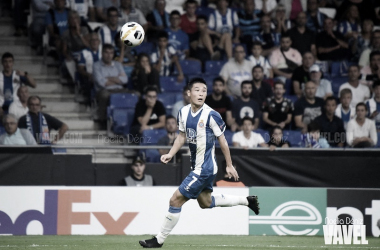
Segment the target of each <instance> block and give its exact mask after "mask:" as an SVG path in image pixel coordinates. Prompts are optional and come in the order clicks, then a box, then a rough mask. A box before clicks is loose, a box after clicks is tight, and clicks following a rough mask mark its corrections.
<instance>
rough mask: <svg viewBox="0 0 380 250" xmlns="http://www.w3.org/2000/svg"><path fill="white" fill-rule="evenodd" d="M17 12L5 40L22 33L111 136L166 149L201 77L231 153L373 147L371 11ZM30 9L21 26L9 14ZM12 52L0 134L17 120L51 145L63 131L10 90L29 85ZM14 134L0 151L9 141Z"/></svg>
mask: <svg viewBox="0 0 380 250" xmlns="http://www.w3.org/2000/svg"><path fill="white" fill-rule="evenodd" d="M26 2H28V1H26V0H20V1H16V6H15V7H14V8H15V15H14V16H13V18H14V24H15V29H16V32H15V36H22V35H25V33H27V34H28V35H29V37H30V44H31V46H32V48H33V49H35V50H36V53H37V54H42V53H46V54H47V55H48V56H50V57H51V58H54V60H56V62H57V63H58V64H59V65H60V72H61V76H62V77H64V78H66V79H67V81H68V82H71V83H72V84H74V85H76V86H77V88H78V89H79V90H80V94H81V98H79V101H80V102H83V103H85V104H87V105H91V106H92V107H93V108H94V109H96V110H97V116H96V117H95V119H96V120H97V122H99V124H100V127H101V128H104V129H108V130H111V131H113V132H114V133H115V134H122V135H124V136H127V137H141V136H147V135H153V136H155V137H157V139H156V140H155V142H156V143H158V141H160V145H171V144H172V143H173V141H174V138H175V136H176V131H174V130H173V126H172V123H171V122H170V120H173V116H174V118H175V117H176V116H177V113H178V110H179V109H180V108H181V107H182V106H183V105H187V104H188V103H189V100H188V97H187V94H186V93H187V88H186V84H185V83H186V81H187V80H188V79H190V78H191V77H195V76H198V77H199V76H200V77H203V78H204V79H205V80H206V81H207V85H208V96H207V98H206V104H207V105H209V106H210V107H212V108H213V109H215V110H216V111H218V112H219V113H220V114H221V116H222V118H223V120H224V121H225V122H226V124H227V131H226V133H225V134H226V137H227V140H228V142H229V143H230V145H231V146H232V145H233V146H236V147H242V148H254V147H269V148H270V149H271V150H273V149H275V148H276V147H300V146H302V147H312V148H330V147H358V148H368V147H375V146H376V145H377V146H379V144H378V135H379V132H380V30H377V29H376V27H377V25H379V24H380V2H379V1H372V0H230V1H228V0H202V1H196V0H187V1H186V2H185V1H183V0H181V1H175V2H173V1H172V2H171V4H172V5H173V6H166V1H165V0H155V1H152V0H150V1H135V0H113V1H107V0H30V5H28V4H26ZM29 7H30V9H31V12H32V13H31V15H32V23H31V24H30V26H29V27H28V26H27V23H26V19H25V16H24V15H21V14H20V13H18V12H20V9H23V8H24V9H25V8H26V9H28V8H29ZM17 8H19V9H17ZM168 10H171V11H170V12H168ZM131 21H134V22H137V23H139V24H141V25H142V27H143V28H144V30H145V39H144V42H143V43H142V44H141V45H140V46H137V47H134V48H131V47H127V46H125V45H124V44H123V43H121V41H120V39H119V31H120V29H121V26H122V25H123V24H124V23H126V22H131ZM27 30H29V32H26V31H27ZM44 36H45V37H48V39H47V40H46V39H43V37H44ZM44 40H46V41H45V42H44ZM11 52H12V51H10V53H5V54H3V56H2V64H3V71H2V74H3V76H0V88H1V91H0V104H1V105H2V109H0V112H1V114H2V115H3V114H4V115H5V114H7V113H8V112H9V113H10V114H14V116H4V115H3V117H4V121H3V125H4V127H7V126H8V125H9V123H14V122H15V120H17V119H18V118H19V119H20V121H19V122H18V123H19V128H20V129H21V128H29V130H30V131H33V128H34V131H37V130H38V131H43V130H44V129H50V128H56V129H61V130H62V131H60V135H61V133H62V132H63V133H64V132H65V131H66V130H67V129H68V128H67V126H66V125H65V124H64V123H62V122H60V121H59V120H57V119H55V118H53V117H51V116H48V115H46V114H43V115H39V114H42V113H41V112H34V113H35V114H36V115H32V116H31V115H30V114H29V113H33V112H29V113H28V107H29V106H30V105H32V104H33V101H36V102H37V104H41V100H40V99H39V98H36V97H32V99H29V101H28V100H27V98H25V95H24V96H23V90H24V91H27V88H26V90H25V88H21V87H20V86H24V85H26V86H28V87H35V86H36V83H35V81H34V80H33V78H32V77H31V76H29V75H28V73H27V72H22V71H19V70H14V69H13V68H11V66H12V65H11V66H9V60H12V62H11V63H13V60H14V57H13V55H12V54H11ZM16 59H17V58H16ZM12 74H13V75H14V76H16V77H13V78H12V77H11V75H12ZM12 103H13V104H12ZM12 105H13V106H16V109H17V110H16V111H13V110H14V109H12ZM29 109H30V107H29ZM28 114H29V115H28ZM23 115H24V116H23ZM34 116H35V117H34ZM31 117H32V122H31ZM107 121H108V122H107ZM33 123H35V124H33ZM46 123H48V124H47V125H46ZM49 123H50V124H49ZM21 124H22V125H21ZM34 125H35V127H34ZM45 127H46V128H45ZM12 131H13V130H12ZM22 131H23V133H25V131H24V130H22ZM16 133H17V135H18V137H17V138H10V137H11V134H8V137H9V138H8V137H7V136H5V137H6V138H5V139H3V140H1V139H0V142H1V141H4V142H17V141H18V140H20V138H21V134H20V132H16ZM41 134H43V133H41ZM294 136H295V137H297V138H296V139H295V140H293V139H294ZM161 137H162V138H164V139H162V140H160V139H161ZM35 139H36V141H37V143H39V142H41V141H43V140H42V139H43V138H42V139H41V138H37V137H35ZM57 139H59V138H56V139H55V140H57ZM290 139H291V140H290ZM156 151H157V150H156ZM157 152H158V151H157ZM161 153H162V152H161Z"/></svg>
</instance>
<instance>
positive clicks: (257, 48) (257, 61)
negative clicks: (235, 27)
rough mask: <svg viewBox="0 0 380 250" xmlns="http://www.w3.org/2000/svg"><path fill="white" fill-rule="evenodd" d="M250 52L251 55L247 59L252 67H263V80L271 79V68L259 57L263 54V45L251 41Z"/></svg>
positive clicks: (263, 58) (267, 62)
mask: <svg viewBox="0 0 380 250" xmlns="http://www.w3.org/2000/svg"><path fill="white" fill-rule="evenodd" d="M251 52H252V55H250V56H249V57H248V60H249V61H251V62H252V65H253V66H255V65H259V66H261V67H263V69H264V77H265V78H273V70H272V66H271V65H270V64H269V61H268V60H267V59H266V58H265V57H263V56H262V55H261V54H262V52H263V45H262V44H261V42H259V41H253V43H252V49H251Z"/></svg>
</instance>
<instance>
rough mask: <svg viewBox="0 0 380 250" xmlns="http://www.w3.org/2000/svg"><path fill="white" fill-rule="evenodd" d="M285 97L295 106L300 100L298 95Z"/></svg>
mask: <svg viewBox="0 0 380 250" xmlns="http://www.w3.org/2000/svg"><path fill="white" fill-rule="evenodd" d="M284 97H285V98H288V99H289V100H291V101H292V102H293V104H294V103H295V102H296V101H297V100H298V97H297V96H296V95H284Z"/></svg>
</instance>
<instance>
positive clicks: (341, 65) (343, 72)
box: [330, 61, 354, 77]
mask: <svg viewBox="0 0 380 250" xmlns="http://www.w3.org/2000/svg"><path fill="white" fill-rule="evenodd" d="M353 64H354V63H353V62H348V61H340V62H332V63H331V68H330V72H331V76H332V77H335V76H347V74H348V68H349V67H350V66H351V65H353Z"/></svg>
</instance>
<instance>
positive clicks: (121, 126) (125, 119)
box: [111, 108, 134, 134]
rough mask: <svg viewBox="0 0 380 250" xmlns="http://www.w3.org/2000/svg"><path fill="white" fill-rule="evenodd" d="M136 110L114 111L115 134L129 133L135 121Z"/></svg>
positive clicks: (119, 109) (113, 126) (121, 109)
mask: <svg viewBox="0 0 380 250" xmlns="http://www.w3.org/2000/svg"><path fill="white" fill-rule="evenodd" d="M133 113H134V110H131V109H126V108H115V109H113V111H112V114H111V117H112V127H111V129H112V131H113V132H114V133H115V134H123V133H126V132H127V133H129V127H130V124H131V123H132V121H133Z"/></svg>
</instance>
